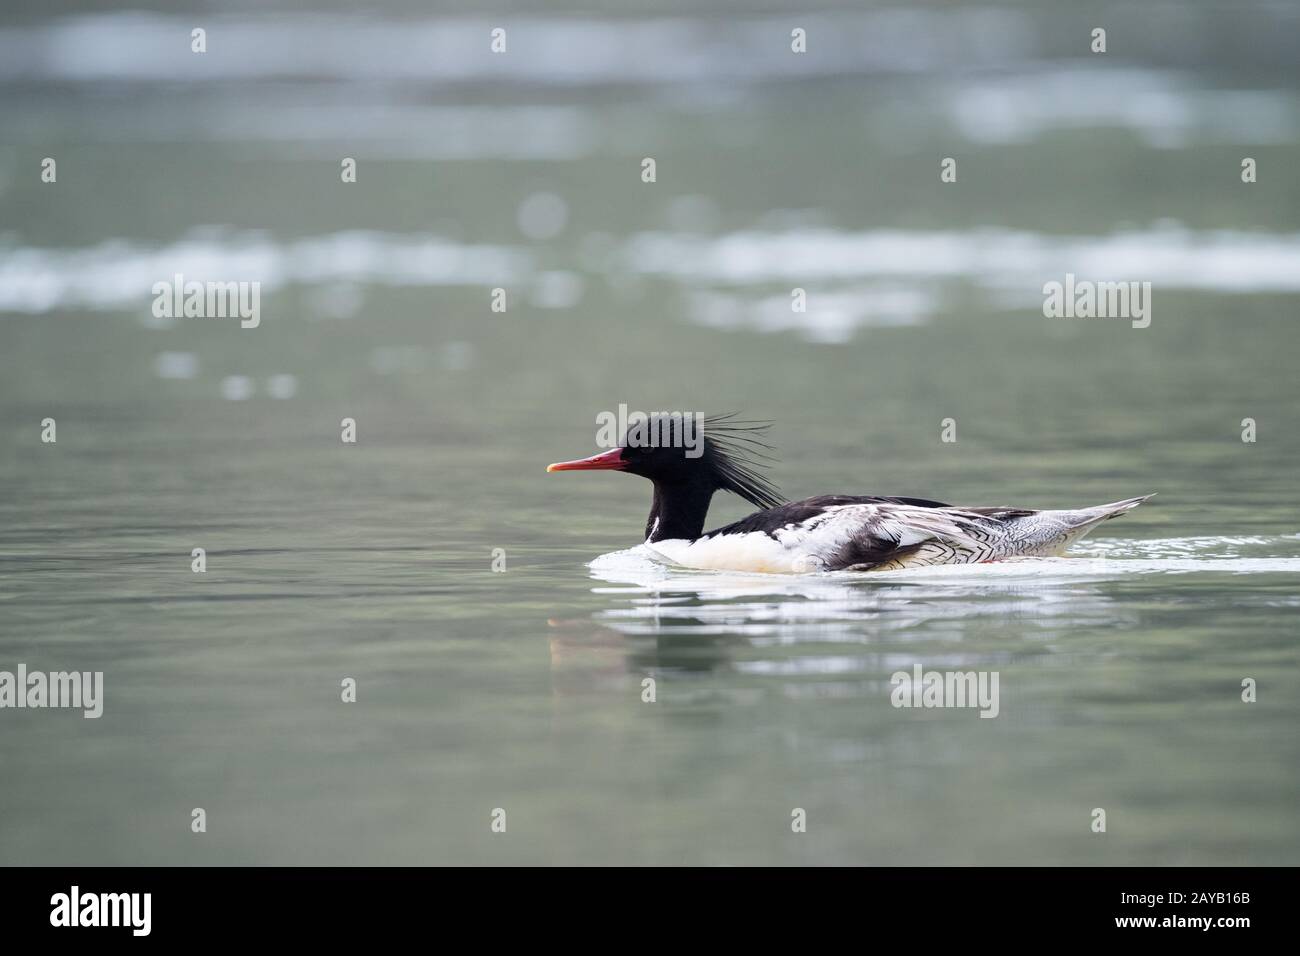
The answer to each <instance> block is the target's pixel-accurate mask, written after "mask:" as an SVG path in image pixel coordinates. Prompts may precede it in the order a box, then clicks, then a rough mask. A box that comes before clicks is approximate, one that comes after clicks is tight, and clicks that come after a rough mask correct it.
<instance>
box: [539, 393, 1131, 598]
mask: <svg viewBox="0 0 1300 956" xmlns="http://www.w3.org/2000/svg"><path fill="white" fill-rule="evenodd" d="M651 417H652V418H653V417H655V416H651ZM767 427H768V426H767V424H765V423H754V422H742V421H737V420H736V419H735V418H734V416H729V415H727V416H715V417H711V418H708V419H705V420H704V440H703V442H702V443H700V445H699V446H697V447H696V449H695V454H696V457H691V456H690V455H689V454H688V451H690V450H691V449H688V448H685V447H682V446H680V445H676V446H674V445H663V446H659V447H643V446H640V445H623V446H621V447H617V448H614V449H612V450H610V451H606V452H602V453H600V454H598V455H593V456H592V457H590V458H582V459H578V460H576V461H562V462H557V463H555V464H553V465H548V466H547V468H546V470H547V471H548V472H552V471H597V470H600V471H625V472H628V473H630V474H633V475H640V476H642V477H643V478H648V479H650V481H651V482H652V483H653V485H654V497H653V499H652V500H651V505H650V517H649V518H648V519H647V520H646V531H645V534H646V539H645V547H646V548H647V549H648V550H649V551H650V552H651V553H652V555H653V556H654V557H655V558H656V559H657V560H660V561H662V562H664V563H667V564H671V565H677V566H681V567H688V568H697V569H706V570H718V571H745V572H760V573H784V574H800V573H815V572H823V571H892V570H897V569H900V568H910V567H919V566H925V565H935V564H971V563H976V562H988V561H998V560H1001V559H1003V558H1014V557H1032V556H1038V557H1047V556H1055V555H1059V554H1061V553H1062V552H1064V551H1065V549H1066V548H1068V547H1069V546H1070V545H1072V544H1074V543H1075V542H1076V541H1078V540H1079V539H1080V538H1082V537H1083V536H1084V535H1086V534H1087V533H1088V532H1089V531H1091V530H1092V529H1093V528H1094V527H1096V526H1097V525H1098V524H1099V523H1100V522H1102V521H1105V520H1106V519H1107V518H1114V517H1116V516H1117V515H1121V514H1123V513H1124V512H1126V511H1131V510H1132V509H1133V508H1136V507H1137V506H1138V505H1140V504H1141V503H1142V502H1144V501H1146V500H1147V499H1148V498H1150V497H1151V495H1143V496H1141V497H1138V498H1127V499H1125V500H1123V501H1115V502H1112V503H1110V504H1105V505H1097V506H1096V507H1092V508H1080V509H1076V510H1071V511H1036V510H1032V509H1028V508H988V507H979V508H965V507H954V506H952V505H947V504H944V503H943V502H941V501H932V500H930V499H928V498H905V497H894V496H876V495H819V496H817V497H815V498H805V499H803V500H802V501H786V500H785V499H784V498H783V497H782V496H781V493H780V492H779V491H778V490H777V488H776V486H775V485H773V484H772V483H771V482H770V481H769V480H768V479H767V478H765V477H764V476H763V475H762V473H761V471H760V468H761V465H760V464H759V463H758V462H756V461H755V458H767V457H768V456H767V455H766V454H765V453H764V451H763V450H764V449H767V448H768V447H769V446H767V445H766V444H764V443H763V442H762V441H760V440H759V439H758V438H757V437H756V433H758V432H761V431H763V430H764V429H766V428H767ZM654 434H658V432H654ZM715 491H729V492H731V493H732V494H735V495H738V496H740V497H741V498H744V499H745V500H746V501H748V502H749V503H750V504H752V505H754V506H756V507H758V508H760V509H762V510H760V511H756V512H754V513H753V514H752V515H750V516H749V517H747V518H742V519H741V520H740V521H736V522H734V523H732V524H729V525H726V526H725V527H722V528H717V529H715V530H713V531H709V532H705V531H704V521H705V517H706V516H707V515H708V511H709V503H710V501H711V499H712V498H713V493H714V492H715Z"/></svg>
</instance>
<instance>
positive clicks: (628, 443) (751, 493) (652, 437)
mask: <svg viewBox="0 0 1300 956" xmlns="http://www.w3.org/2000/svg"><path fill="white" fill-rule="evenodd" d="M767 427H768V425H767V423H764V422H746V421H739V420H737V419H736V417H735V416H734V415H714V416H710V417H707V418H705V417H700V418H697V419H691V418H690V416H689V415H688V416H682V415H678V414H673V415H668V414H667V413H659V414H654V415H649V416H647V417H646V418H645V419H643V420H641V421H639V422H631V423H629V425H628V429H627V432H626V433H625V434H624V435H623V436H622V439H621V441H620V443H619V446H618V447H617V448H614V449H612V450H610V451H607V452H602V453H601V454H599V455H593V456H592V457H590V458H582V459H579V460H577V461H562V462H558V463H556V464H554V465H550V466H548V467H547V469H546V470H547V471H597V470H606V471H625V472H628V473H629V474H633V475H640V476H641V477H642V478H648V479H650V481H652V482H654V484H655V487H656V490H657V491H662V492H665V493H672V492H673V491H675V490H676V491H686V490H690V491H693V492H695V493H696V494H699V493H704V494H705V500H706V501H707V496H708V495H712V493H713V492H714V491H730V492H731V493H732V494H735V495H739V496H740V497H741V498H744V499H745V500H746V501H748V502H750V503H751V504H753V505H754V506H755V507H758V508H772V507H775V506H776V505H779V504H781V503H782V502H783V501H784V500H785V499H784V498H783V497H782V496H781V493H780V492H779V491H778V490H777V488H776V487H775V486H774V485H773V484H772V483H771V482H770V481H768V479H767V478H766V477H764V476H763V474H762V472H761V470H760V469H761V462H762V461H770V460H771V458H770V456H769V455H768V454H767V452H768V451H770V446H769V445H767V444H765V443H764V442H763V441H761V440H760V438H759V435H761V433H762V432H763V431H764V430H765V429H766V428H767Z"/></svg>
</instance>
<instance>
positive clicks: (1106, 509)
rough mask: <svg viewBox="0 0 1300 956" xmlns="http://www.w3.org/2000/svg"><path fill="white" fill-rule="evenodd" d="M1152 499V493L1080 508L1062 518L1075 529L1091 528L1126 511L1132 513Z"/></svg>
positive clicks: (1153, 495)
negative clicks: (1093, 506)
mask: <svg viewBox="0 0 1300 956" xmlns="http://www.w3.org/2000/svg"><path fill="white" fill-rule="evenodd" d="M1153 497H1155V494H1154V492H1153V493H1152V494H1149V495H1142V496H1141V497H1139V498H1125V499H1124V500H1123V501H1112V502H1111V503H1110V504H1105V505H1097V506H1096V507H1095V508H1080V509H1078V510H1076V511H1068V512H1066V513H1065V515H1064V517H1065V518H1066V520H1067V521H1068V522H1069V523H1070V524H1071V525H1072V526H1073V527H1075V528H1091V527H1092V526H1093V525H1095V524H1097V523H1099V522H1102V521H1105V520H1107V519H1108V518H1117V517H1119V516H1120V515H1122V514H1124V513H1125V512H1127V511H1132V510H1133V509H1134V508H1136V507H1137V506H1138V505H1140V504H1142V502H1144V501H1146V500H1147V499H1148V498H1153Z"/></svg>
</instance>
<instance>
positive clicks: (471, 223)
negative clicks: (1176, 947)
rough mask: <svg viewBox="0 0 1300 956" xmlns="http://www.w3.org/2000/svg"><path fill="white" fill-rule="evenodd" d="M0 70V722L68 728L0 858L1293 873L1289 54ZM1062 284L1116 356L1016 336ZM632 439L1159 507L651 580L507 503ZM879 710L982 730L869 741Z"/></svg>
mask: <svg viewBox="0 0 1300 956" xmlns="http://www.w3.org/2000/svg"><path fill="white" fill-rule="evenodd" d="M0 16H2V17H3V19H0V413H2V414H0V431H2V432H3V434H2V436H0V438H2V439H3V440H0V488H3V490H4V494H3V496H0V669H10V670H12V669H13V668H14V667H15V666H16V665H17V663H19V662H23V663H26V664H27V666H28V667H29V668H31V669H44V670H62V669H74V668H75V669H78V670H103V671H104V673H105V684H106V703H105V714H104V717H103V718H101V719H100V720H84V719H82V718H81V716H80V715H79V714H78V713H75V712H66V711H64V712H60V711H29V710H25V711H13V710H5V711H3V712H0V767H2V768H3V772H2V773H0V862H4V863H8V864H14V863H27V864H32V863H45V864H56V863H70V864H103V863H177V864H190V863H312V864H319V863H408V864H409V863H501V862H518V863H529V864H533V863H581V864H586V863H691V864H744V863H868V864H891V863H893V864H897V863H960V864H981V863H1047V864H1066V863H1084V864H1104V863H1121V864H1130V863H1156V864H1191V863H1227V864H1246V863H1295V862H1297V859H1300V852H1298V851H1300V828H1298V827H1297V821H1296V813H1295V807H1296V801H1297V796H1300V793H1298V787H1297V784H1298V783H1300V760H1298V759H1297V758H1300V745H1298V744H1297V742H1296V735H1295V727H1296V723H1297V718H1298V717H1300V704H1298V702H1297V697H1296V688H1297V686H1300V655H1298V654H1297V651H1296V634H1295V620H1296V609H1297V607H1298V606H1300V592H1298V590H1297V587H1296V581H1297V571H1300V527H1297V521H1296V496H1295V481H1294V475H1295V473H1296V470H1297V467H1298V466H1300V448H1298V445H1297V440H1296V427H1295V420H1296V410H1297V404H1298V401H1297V400H1298V399H1300V385H1297V381H1296V375H1295V361H1296V355H1297V346H1300V328H1298V327H1297V323H1296V319H1297V304H1298V303H1300V299H1298V298H1297V296H1298V295H1300V177H1298V176H1297V175H1296V171H1297V169H1300V96H1298V95H1297V90H1300V70H1298V68H1297V64H1298V63H1300V30H1298V29H1297V27H1298V26H1300V8H1297V7H1296V6H1295V5H1294V4H1291V3H1268V2H1250V3H1245V4H1233V5H1222V4H1218V3H1210V2H1188V3H1159V2H1149V3H1147V2H1144V3H1140V4H1096V3H1091V2H1089V3H1082V4H1069V5H1067V4H1055V3H1045V2H1044V3H1001V4H997V3H981V4H975V5H972V4H969V3H952V4H896V5H889V4H881V5H867V4H850V3H834V2H831V3H824V4H819V5H817V7H816V8H815V9H814V10H809V11H805V10H802V9H801V10H798V11H793V12H792V11H791V10H789V9H786V8H783V7H782V6H781V5H779V4H775V3H764V2H754V3H739V2H727V0H707V2H704V3H700V2H694V3H685V2H675V0H666V2H660V3H656V4H654V5H653V6H652V5H650V4H637V3H631V4H618V5H608V6H606V7H604V8H601V7H599V6H595V5H582V6H578V5H575V4H567V3H554V2H547V3H540V4H538V3H530V4H523V3H518V2H507V3H504V4H500V5H498V6H497V7H495V8H494V9H493V11H491V13H490V14H489V13H486V12H485V13H482V14H480V13H478V12H477V11H474V12H466V11H465V9H464V8H463V7H462V6H459V5H453V4H446V3H415V2H395V3H384V4H369V5H363V6H358V5H354V4H349V3H343V2H333V3H328V2H320V0H316V2H313V3H312V4H310V6H308V5H303V4H293V3H287V2H270V3H261V2H259V3H252V2H245V3H221V4H213V3H193V2H181V3H167V4H162V3H155V4H152V5H150V4H139V5H137V6H136V7H135V8H134V9H132V10H130V11H126V12H108V11H106V10H105V9H104V8H103V7H102V5H98V4H91V3H88V2H87V3H81V2H72V3H69V2H55V3H48V2H41V3H37V2H34V0H10V2H8V3H6V6H5V10H4V13H3V14H2V15H0ZM497 26H500V27H504V28H505V29H506V30H507V53H505V54H503V55H494V54H492V53H491V52H490V51H489V32H490V31H491V29H493V28H494V27H497ZM1096 26H1103V27H1105V28H1106V29H1107V31H1108V52H1107V53H1106V54H1104V55H1094V54H1091V53H1089V52H1088V49H1089V43H1090V37H1089V33H1090V30H1091V29H1092V28H1093V27H1096ZM195 27H203V28H204V29H205V30H206V31H207V44H208V52H207V53H205V54H202V55H199V54H194V53H192V52H190V31H191V30H192V29H193V28H195ZM795 27H802V28H804V29H805V30H806V31H807V35H808V52H807V53H806V54H793V53H791V52H790V31H791V30H792V29H793V28H795ZM45 157H52V158H54V159H55V160H56V161H57V164H58V165H57V172H58V179H57V182H56V183H53V184H50V183H43V182H42V181H41V178H40V170H41V162H42V160H43V159H44V158H45ZM344 157H352V158H355V159H356V161H357V182H356V183H352V184H344V183H342V182H341V180H340V163H341V160H342V159H343V158H344ZM644 157H653V158H655V160H656V163H657V181H656V182H655V183H653V184H647V183H643V182H642V181H641V177H640V174H641V161H642V159H643V158H644ZM944 157H954V158H956V159H957V162H958V179H957V182H956V183H951V184H943V183H941V182H940V180H939V163H940V160H941V159H942V158H944ZM1244 157H1252V158H1254V159H1255V160H1256V161H1257V163H1258V169H1259V176H1258V182H1256V183H1253V184H1244V183H1243V182H1242V181H1241V176H1240V171H1241V161H1242V159H1243V158H1244ZM1066 272H1073V273H1076V274H1077V275H1079V276H1080V277H1081V278H1090V279H1097V280H1104V279H1123V280H1134V281H1149V282H1151V283H1152V284H1153V288H1154V299H1153V314H1152V323H1151V326H1150V327H1149V328H1147V329H1133V328H1131V327H1130V324H1129V323H1128V322H1126V321H1123V320H1067V319H1047V318H1044V317H1043V313H1042V299H1043V296H1042V286H1043V283H1044V282H1047V281H1053V280H1055V281H1060V280H1061V279H1063V276H1064V273H1066ZM175 273H182V274H184V275H185V276H186V278H188V279H199V280H214V281H239V280H244V281H257V282H260V283H261V289H262V299H261V312H262V321H261V324H260V326H259V327H258V328H256V329H241V328H239V325H238V322H237V321H234V320H218V319H185V318H181V319H176V320H165V319H158V318H156V317H155V316H154V315H153V314H152V311H151V308H150V306H151V300H152V295H151V291H150V290H151V288H152V286H153V284H154V283H155V282H159V281H164V282H166V281H170V280H171V277H172V276H173V275H174V274H175ZM494 287H502V288H505V289H506V290H507V295H508V310H507V311H506V312H505V313H494V312H492V311H491V310H490V308H489V305H490V290H491V289H492V288H494ZM795 287H799V288H804V289H805V290H806V291H807V295H808V311H807V312H806V313H795V312H792V311H791V309H790V292H791V289H792V288H795ZM620 402H627V403H628V404H629V405H631V406H632V407H634V408H642V409H646V410H652V409H685V410H699V411H706V412H716V411H726V410H741V411H743V412H745V413H746V414H748V415H750V416H756V417H761V418H769V419H772V420H774V421H775V422H776V425H775V428H774V429H773V431H772V433H771V438H772V440H773V442H774V443H775V444H776V445H777V446H778V447H779V449H780V453H781V460H780V462H779V463H778V464H777V465H776V466H775V468H774V474H775V477H776V478H777V479H778V480H779V481H780V483H781V484H782V485H783V487H784V489H785V491H786V492H787V493H788V494H790V495H791V496H794V497H803V496H807V495H811V494H818V493H826V492H844V493H881V494H911V495H921V496H929V497H936V498H940V499H942V500H948V501H955V502H958V503H963V504H1010V505H1019V506H1029V507H1072V506H1080V505H1089V504H1094V503H1099V502H1103V501H1110V500H1115V499H1118V498H1123V497H1127V496H1131V495H1137V494H1143V493H1147V492H1151V491H1155V492H1158V493H1159V495H1158V497H1157V498H1155V499H1154V500H1153V501H1152V502H1150V503H1148V504H1147V505H1145V506H1143V507H1142V508H1141V509H1139V510H1138V511H1136V512H1134V513H1133V514H1130V515H1127V516H1125V517H1124V518H1123V519H1122V520H1119V521H1115V522H1111V523H1108V524H1107V525H1105V526H1103V528H1102V529H1100V530H1099V531H1098V532H1097V533H1096V534H1095V536H1094V537H1093V538H1090V539H1089V540H1088V541H1087V542H1085V544H1084V546H1083V547H1081V548H1080V549H1079V556H1078V557H1076V558H1071V559H1062V560H1054V561H1041V562H1030V563H1027V564H1008V565H1003V566H995V567H991V568H990V567H984V568H978V569H973V570H968V569H939V570H936V571H930V572H916V573H909V572H903V573H899V574H891V575H886V576H881V577H877V578H867V579H857V580H853V579H842V578H840V579H837V578H834V577H831V578H805V579H784V578H778V577H736V576H728V575H692V574H682V573H667V572H664V571H662V570H661V569H658V568H655V567H653V566H649V565H647V564H646V563H645V562H644V561H643V560H642V559H640V558H639V557H638V556H637V555H636V554H620V553H617V552H620V551H621V550H622V549H627V548H630V547H632V546H633V545H635V544H636V543H637V542H638V540H639V539H640V535H641V532H642V529H643V527H644V520H645V512H646V510H647V507H648V504H647V503H648V498H649V488H648V486H646V485H645V484H644V483H643V482H640V481H639V480H636V479H633V478H630V477H627V476H620V475H551V476H547V475H545V474H544V473H543V469H544V466H545V464H546V463H547V462H550V461H555V460H559V459H562V458H571V457H578V456H582V455H586V454H590V453H592V452H594V451H595V450H596V447H595V444H594V435H595V415H596V413H597V412H599V411H601V410H605V409H611V410H612V409H616V408H617V406H618V404H619V403H620ZM47 417H50V418H54V419H55V420H56V421H57V428H58V432H57V435H58V441H57V443H56V444H43V443H42V442H41V440H40V432H41V426H40V423H41V420H42V419H44V418H47ZM345 417H351V418H354V419H355V420H356V422H357V436H358V440H357V443H356V445H345V444H343V443H342V442H341V441H340V438H339V431H340V429H339V423H340V420H341V419H343V418H345ZM947 417H952V418H954V419H956V421H957V430H958V441H957V442H956V443H955V444H946V443H942V442H941V441H940V440H939V438H940V422H941V420H943V419H944V418H947ZM1244 418H1252V419H1254V420H1255V421H1256V423H1257V427H1258V441H1256V442H1255V443H1244V442H1243V441H1242V440H1241V431H1242V425H1241V422H1242V420H1243V419H1244ZM744 512H745V508H744V507H743V505H741V504H739V503H737V502H736V501H733V500H724V499H722V498H719V499H718V500H717V501H716V503H715V513H714V515H713V523H715V524H721V523H722V522H723V521H725V520H731V519H734V518H736V517H740V516H741V515H742V514H743V513H744ZM195 547H203V548H205V549H206V550H207V555H208V570H207V572H206V573H204V574H195V573H192V572H191V570H190V552H191V549H192V548H195ZM494 548H501V549H504V551H505V553H506V562H507V570H506V571H505V573H494V572H493V571H492V551H493V549H494ZM601 555H606V557H603V558H600V559H599V560H596V561H595V562H594V564H592V562H593V559H597V558H598V556H601ZM589 564H590V566H589ZM917 661H919V662H921V663H922V664H923V666H925V667H927V668H935V669H945V670H946V669H956V668H961V669H982V670H996V671H998V672H999V673H1000V675H1001V682H1000V686H1001V693H1002V702H1001V713H1000V716H999V717H998V719H996V720H980V719H977V717H976V714H975V713H974V712H971V711H908V710H895V709H894V708H892V707H891V706H890V704H889V690H890V687H889V683H888V682H889V676H890V674H891V673H892V672H894V671H895V670H898V669H910V667H911V666H912V664H913V663H914V662H917ZM648 676H652V677H654V678H655V679H656V681H657V691H658V700H657V702H656V703H654V704H645V703H642V702H641V682H642V680H643V679H644V678H645V677H648ZM344 677H353V678H355V679H356V680H357V682H358V700H357V702H356V703H355V704H343V703H341V702H340V699H339V693H340V691H339V684H340V681H341V680H342V679H343V678H344ZM1247 677H1251V678H1254V679H1256V680H1257V681H1258V685H1259V700H1258V702H1257V703H1255V704H1246V703H1243V702H1242V701H1241V699H1240V693H1241V681H1242V679H1243V678H1247ZM194 807H203V808H205V810H206V811H207V813H208V821H209V822H208V832H207V833H205V834H201V835H196V834H193V833H191V832H190V826H189V824H190V812H191V809H192V808H194ZM497 807H501V808H504V809H505V810H506V811H507V814H508V821H509V822H508V831H507V833H506V834H504V835H499V834H498V835H494V834H492V833H491V832H490V829H489V823H490V814H491V812H492V810H493V809H494V808H497ZM795 807H801V808H804V809H805V810H806V811H807V813H808V819H809V823H808V832H807V833H805V834H800V835H795V834H793V833H791V829H790V813H791V810H792V808H795ZM1094 807H1103V808H1105V809H1106V810H1107V814H1108V832H1107V833H1106V834H1105V835H1099V834H1094V833H1092V832H1090V829H1089V824H1090V822H1091V817H1090V813H1091V810H1092V809H1093V808H1094Z"/></svg>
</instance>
